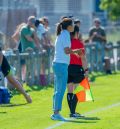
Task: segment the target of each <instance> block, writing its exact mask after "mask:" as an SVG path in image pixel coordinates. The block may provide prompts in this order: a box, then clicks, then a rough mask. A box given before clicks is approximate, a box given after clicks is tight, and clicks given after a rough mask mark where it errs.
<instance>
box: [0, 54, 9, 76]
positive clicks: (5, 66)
mask: <svg viewBox="0 0 120 129" xmlns="http://www.w3.org/2000/svg"><path fill="white" fill-rule="evenodd" d="M1 70H2V73H3V75H4V77H6V76H7V75H8V74H9V73H10V70H11V68H10V65H9V63H8V61H7V59H6V57H5V56H4V55H3V60H2V65H1Z"/></svg>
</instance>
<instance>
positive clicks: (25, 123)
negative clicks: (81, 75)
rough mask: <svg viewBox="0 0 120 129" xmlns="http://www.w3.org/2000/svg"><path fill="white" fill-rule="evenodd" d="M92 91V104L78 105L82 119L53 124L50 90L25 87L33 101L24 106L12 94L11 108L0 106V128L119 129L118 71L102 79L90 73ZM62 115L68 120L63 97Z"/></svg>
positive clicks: (21, 100) (48, 88) (102, 75)
mask: <svg viewBox="0 0 120 129" xmlns="http://www.w3.org/2000/svg"><path fill="white" fill-rule="evenodd" d="M92 80H93V82H91V89H92V91H93V95H94V99H95V101H94V102H85V103H79V104H78V106H77V112H80V113H83V114H85V116H86V117H85V118H84V119H77V120H76V119H74V120H71V121H70V122H65V123H62V124H61V122H58V121H52V120H51V119H50V115H51V114H52V94H53V88H52V86H49V87H43V88H42V87H37V86H34V87H33V88H32V89H31V88H29V87H28V86H24V87H25V88H26V90H27V91H28V92H29V94H30V95H31V96H32V98H33V103H32V104H26V102H25V100H24V98H23V96H22V95H20V94H17V93H16V94H15V95H14V97H13V98H12V100H11V104H10V105H1V106H0V129H46V128H48V127H50V126H53V125H56V124H61V125H60V126H58V127H56V128H55V129H120V81H119V80H120V72H119V73H118V74H113V75H109V76H105V75H104V74H101V73H98V74H95V73H94V74H93V76H92ZM61 114H62V115H63V116H65V117H68V114H69V110H68V106H67V101H66V95H65V97H64V102H63V110H62V112H61Z"/></svg>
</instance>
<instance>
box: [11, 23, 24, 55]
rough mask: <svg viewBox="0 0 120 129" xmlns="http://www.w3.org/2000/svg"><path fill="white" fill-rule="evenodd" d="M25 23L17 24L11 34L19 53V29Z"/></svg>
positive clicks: (20, 47)
mask: <svg viewBox="0 0 120 129" xmlns="http://www.w3.org/2000/svg"><path fill="white" fill-rule="evenodd" d="M25 25H26V23H24V22H23V23H21V24H19V25H18V26H17V27H16V30H15V32H14V34H13V35H12V39H13V40H14V42H15V43H16V48H17V49H18V50H19V52H20V53H21V52H22V45H21V42H20V31H21V28H22V27H23V26H25Z"/></svg>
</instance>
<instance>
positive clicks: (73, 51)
mask: <svg viewBox="0 0 120 129" xmlns="http://www.w3.org/2000/svg"><path fill="white" fill-rule="evenodd" d="M64 52H65V53H66V54H77V55H79V56H82V55H83V52H82V49H81V48H80V49H74V50H72V49H71V48H69V47H66V48H64Z"/></svg>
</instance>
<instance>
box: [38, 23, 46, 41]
mask: <svg viewBox="0 0 120 129" xmlns="http://www.w3.org/2000/svg"><path fill="white" fill-rule="evenodd" d="M45 32H46V30H45V27H44V26H43V24H39V26H38V28H37V36H38V38H39V39H40V40H41V39H42V35H43V34H44V33H45Z"/></svg>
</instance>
